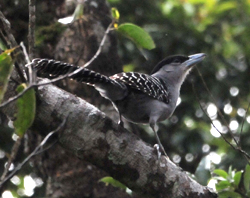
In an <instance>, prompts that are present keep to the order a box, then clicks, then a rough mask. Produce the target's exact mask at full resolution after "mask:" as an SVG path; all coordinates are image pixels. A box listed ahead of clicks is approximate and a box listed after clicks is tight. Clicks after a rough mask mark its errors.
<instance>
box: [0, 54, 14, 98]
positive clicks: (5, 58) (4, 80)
mask: <svg viewBox="0 0 250 198" xmlns="http://www.w3.org/2000/svg"><path fill="white" fill-rule="evenodd" d="M14 50H15V49H11V50H6V51H5V52H3V53H2V54H0V102H1V101H2V99H3V96H4V93H5V91H6V89H7V85H8V81H9V77H10V74H11V71H12V69H13V61H12V58H11V55H10V53H11V52H12V51H14Z"/></svg>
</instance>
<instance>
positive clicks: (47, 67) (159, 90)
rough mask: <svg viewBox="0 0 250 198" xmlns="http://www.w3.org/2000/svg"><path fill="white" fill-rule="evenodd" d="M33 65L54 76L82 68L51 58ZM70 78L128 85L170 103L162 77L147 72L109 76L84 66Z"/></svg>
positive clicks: (122, 86)
mask: <svg viewBox="0 0 250 198" xmlns="http://www.w3.org/2000/svg"><path fill="white" fill-rule="evenodd" d="M32 66H33V68H34V69H35V70H36V71H37V74H38V76H40V75H42V74H46V75H49V76H50V77H52V78H53V77H55V78H56V77H59V76H61V75H66V74H68V73H71V72H74V71H76V70H77V69H79V68H80V67H78V66H74V65H71V64H68V63H63V62H60V61H55V60H49V59H34V60H33V61H32ZM70 78H72V79H74V80H76V81H78V82H84V83H88V84H91V85H94V84H96V83H104V84H105V83H109V84H110V83H111V84H113V85H114V86H119V87H121V88H122V89H123V90H124V89H125V88H126V87H127V88H128V89H134V90H138V91H141V92H143V93H145V94H146V95H148V96H150V97H153V98H155V99H157V100H160V101H162V102H165V103H167V104H168V103H169V92H168V90H167V87H166V86H164V84H165V83H164V82H161V80H160V79H158V78H156V77H153V76H150V75H147V74H141V73H136V72H128V73H125V72H122V73H119V74H115V75H113V76H110V77H107V76H105V75H102V74H100V73H97V72H94V71H92V70H89V69H86V68H83V69H82V70H81V71H80V72H78V73H77V74H74V75H72V76H71V77H70Z"/></svg>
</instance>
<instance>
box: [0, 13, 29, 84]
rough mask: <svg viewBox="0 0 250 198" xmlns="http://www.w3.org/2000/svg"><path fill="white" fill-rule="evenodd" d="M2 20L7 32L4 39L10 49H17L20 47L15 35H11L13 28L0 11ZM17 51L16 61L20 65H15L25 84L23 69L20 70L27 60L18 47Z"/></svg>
mask: <svg viewBox="0 0 250 198" xmlns="http://www.w3.org/2000/svg"><path fill="white" fill-rule="evenodd" d="M0 20H1V21H2V23H3V30H4V32H5V35H6V36H4V39H5V40H6V43H7V44H8V46H9V47H10V48H15V47H17V46H18V44H17V42H16V40H15V37H14V36H13V34H12V33H11V27H10V22H9V21H8V20H7V19H6V18H5V16H4V15H3V13H2V12H1V11H0ZM1 34H2V35H3V34H4V33H3V32H2V31H1ZM16 50H18V51H17V54H18V55H17V58H16V61H17V63H18V64H15V68H16V69H17V72H18V74H19V75H20V78H21V81H22V82H25V78H24V77H23V75H22V72H20V71H22V69H21V68H20V65H21V66H24V65H25V64H26V62H25V59H24V54H23V52H22V50H21V49H20V48H19V47H17V48H16Z"/></svg>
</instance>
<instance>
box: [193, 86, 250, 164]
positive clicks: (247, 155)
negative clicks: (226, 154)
mask: <svg viewBox="0 0 250 198" xmlns="http://www.w3.org/2000/svg"><path fill="white" fill-rule="evenodd" d="M192 88H193V92H194V94H195V96H196V99H197V101H198V103H199V105H200V108H201V110H202V111H203V113H204V114H205V115H206V116H207V118H208V119H209V120H210V122H211V124H212V126H213V127H214V128H215V130H216V131H217V132H218V133H219V134H220V135H221V137H222V138H223V139H224V141H225V142H226V143H227V144H229V145H230V146H231V147H232V148H233V149H234V150H238V151H239V152H240V153H242V154H243V156H244V157H245V158H246V160H247V162H248V164H249V165H250V161H249V160H250V155H249V154H248V153H246V152H245V151H244V150H242V149H241V148H240V147H239V146H238V145H237V147H235V146H234V145H233V144H231V143H230V142H229V141H228V140H227V138H226V137H225V136H224V134H223V133H221V132H220V130H219V129H218V128H217V127H216V126H215V125H214V123H213V120H212V119H211V118H210V116H209V115H208V114H207V113H206V111H205V110H204V109H203V107H202V105H201V103H200V98H199V96H198V94H197V92H196V90H195V87H194V83H193V82H192Z"/></svg>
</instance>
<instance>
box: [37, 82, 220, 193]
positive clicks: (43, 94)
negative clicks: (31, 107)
mask: <svg viewBox="0 0 250 198" xmlns="http://www.w3.org/2000/svg"><path fill="white" fill-rule="evenodd" d="M38 100H39V101H40V104H39V105H38V109H37V115H36V122H35V124H34V126H33V129H36V130H37V131H38V132H45V133H47V132H49V131H50V130H52V129H54V128H56V127H57V126H58V124H59V123H60V122H61V121H62V120H63V119H65V118H66V117H67V116H68V119H67V123H66V126H65V128H64V129H63V132H62V133H61V134H60V137H59V141H60V144H61V146H62V147H63V148H64V149H65V150H68V151H71V152H72V153H73V154H74V155H75V156H77V157H78V158H80V159H84V160H87V161H89V162H91V163H92V164H94V165H96V166H97V167H99V168H101V169H103V170H105V171H106V172H108V173H109V174H110V175H111V176H113V177H114V178H116V179H119V181H121V182H122V183H124V184H125V185H126V186H128V187H129V188H130V189H132V190H133V191H135V192H138V193H140V194H143V195H144V196H146V195H147V196H149V197H150V196H152V197H164V198H165V197H166V198H170V197H171V198H174V197H178V198H180V197H185V198H188V197H190V198H191V197H192V198H195V197H206V198H209V197H217V196H216V194H215V193H213V192H212V191H211V190H209V189H208V188H207V187H203V186H201V185H200V184H198V183H197V182H195V181H194V180H192V179H191V178H189V177H188V176H187V174H186V173H185V172H184V171H183V170H182V169H181V168H180V167H178V166H176V165H175V164H173V163H172V162H171V161H170V160H168V159H166V157H164V156H162V157H161V159H160V160H157V155H156V153H155V150H154V149H153V148H152V147H151V146H150V145H148V144H146V143H145V142H143V141H142V140H141V139H140V138H138V137H137V136H136V135H134V134H132V133H130V132H128V131H127V130H125V129H124V128H121V127H120V126H119V125H117V124H116V123H114V122H113V121H112V120H111V119H110V118H109V117H107V116H106V115H105V114H104V113H102V112H100V111H99V110H98V109H97V108H96V107H94V106H92V105H91V104H89V103H87V102H85V101H84V100H82V99H80V98H78V97H76V96H74V95H71V94H69V93H67V92H65V91H63V90H60V89H59V88H57V87H55V86H53V85H49V86H45V87H39V88H38ZM39 126H43V127H42V128H39ZM61 152H64V151H63V149H62V150H61ZM57 163H58V162H57ZM68 163H70V164H71V163H72V169H73V170H72V173H74V174H77V172H75V171H74V169H77V168H79V171H80V170H81V168H80V167H75V164H73V163H74V162H71V161H70V162H68ZM59 164H60V163H59ZM90 169H91V168H90ZM55 171H57V170H55ZM65 174H66V173H64V177H66V176H67V174H69V175H70V172H68V173H67V174H66V175H65ZM58 176H60V175H58ZM53 185H55V184H53ZM79 185H80V184H79ZM53 197H54V196H53ZM57 197H58V196H57Z"/></svg>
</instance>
